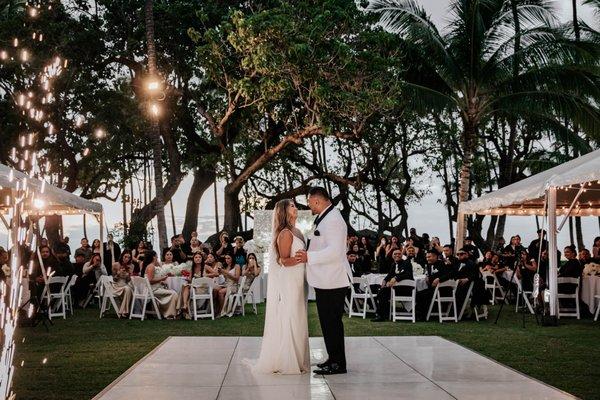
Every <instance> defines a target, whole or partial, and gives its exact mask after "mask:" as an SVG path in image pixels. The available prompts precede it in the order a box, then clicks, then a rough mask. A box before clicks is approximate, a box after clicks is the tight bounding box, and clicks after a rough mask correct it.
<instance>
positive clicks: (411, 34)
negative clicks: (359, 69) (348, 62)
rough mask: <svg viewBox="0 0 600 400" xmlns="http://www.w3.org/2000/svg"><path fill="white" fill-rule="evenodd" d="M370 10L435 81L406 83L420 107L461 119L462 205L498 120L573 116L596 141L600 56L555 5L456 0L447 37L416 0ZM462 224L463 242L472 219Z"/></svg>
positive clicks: (393, 0) (380, 3) (377, 3)
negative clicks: (486, 134) (562, 22)
mask: <svg viewBox="0 0 600 400" xmlns="http://www.w3.org/2000/svg"><path fill="white" fill-rule="evenodd" d="M367 10H368V11H371V12H376V13H379V14H380V15H381V17H380V21H379V23H380V25H381V26H382V27H383V28H384V29H386V30H388V31H390V32H393V33H397V34H398V35H400V36H401V37H402V38H403V39H404V42H405V45H406V47H407V49H409V51H410V54H411V55H414V56H415V57H416V58H417V59H416V60H411V62H417V63H418V64H419V66H420V67H421V68H422V69H423V70H424V71H426V72H427V74H425V75H426V76H428V78H427V80H424V79H419V78H418V77H417V78H414V79H412V80H409V81H407V82H405V89H406V94H407V98H408V99H410V101H411V102H412V105H413V106H414V107H415V109H417V110H421V111H427V112H441V111H442V110H450V111H451V112H454V113H457V114H458V115H459V116H460V119H461V122H462V134H461V148H462V149H461V150H462V166H461V170H460V175H459V195H458V200H459V203H460V202H463V201H466V200H467V199H468V197H469V192H470V175H471V163H472V160H473V154H474V152H475V149H476V147H477V144H478V141H479V138H480V136H479V131H480V128H481V127H483V126H484V125H485V124H486V123H487V122H488V121H490V120H491V119H492V118H493V117H498V118H502V119H505V120H509V121H510V120H524V121H527V120H532V121H544V122H545V123H547V124H552V125H555V126H562V123H561V122H560V121H561V120H564V118H562V119H561V118H560V117H564V116H569V118H570V119H571V120H572V121H576V122H577V123H578V125H579V126H580V128H581V129H582V130H584V131H585V132H586V133H588V134H590V135H597V134H598V132H599V131H600V110H599V109H598V107H597V105H596V102H595V100H597V99H600V70H599V69H598V66H597V63H596V61H597V60H598V55H599V53H600V51H599V49H598V47H597V46H596V45H595V44H593V43H589V42H585V41H581V42H578V43H576V42H575V41H572V40H570V39H569V38H568V37H567V36H566V35H565V34H563V32H562V30H561V28H559V27H558V25H557V24H555V21H554V17H553V15H552V13H553V9H552V8H551V7H550V6H549V5H548V2H545V1H535V2H533V1H519V2H515V3H512V4H511V2H510V1H508V0H454V1H452V3H451V5H450V15H451V22H450V25H449V27H448V31H447V32H445V33H441V32H440V31H438V29H437V28H436V26H435V25H434V24H433V23H432V22H431V20H430V18H429V17H428V16H427V14H426V13H425V11H424V9H423V8H422V7H421V6H419V5H418V4H417V2H416V1H415V0H371V2H370V4H369V6H368V7H367ZM516 21H518V23H519V25H518V27H519V31H517V29H516V27H515V22H516ZM515 36H517V39H519V43H520V45H519V47H518V48H517V51H515V47H514V45H515V43H516V41H515ZM517 61H518V62H517ZM515 65H516V68H515ZM457 222H458V235H457V243H459V244H460V243H461V242H462V237H463V235H464V222H465V221H464V218H459V219H458V221H457Z"/></svg>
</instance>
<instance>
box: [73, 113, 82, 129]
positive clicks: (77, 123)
mask: <svg viewBox="0 0 600 400" xmlns="http://www.w3.org/2000/svg"><path fill="white" fill-rule="evenodd" d="M82 124H83V116H81V115H78V116H77V118H75V126H76V127H77V128H79V127H80V126H81V125H82Z"/></svg>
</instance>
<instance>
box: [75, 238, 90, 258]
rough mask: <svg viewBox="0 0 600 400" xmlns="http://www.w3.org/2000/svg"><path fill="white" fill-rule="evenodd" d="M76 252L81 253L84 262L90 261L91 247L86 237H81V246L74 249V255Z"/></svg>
mask: <svg viewBox="0 0 600 400" xmlns="http://www.w3.org/2000/svg"><path fill="white" fill-rule="evenodd" d="M77 254H82V255H83V258H84V259H85V262H88V261H90V258H92V248H91V247H90V244H89V242H88V240H87V238H83V239H81V247H80V248H78V249H77V250H75V257H77Z"/></svg>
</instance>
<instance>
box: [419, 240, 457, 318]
mask: <svg viewBox="0 0 600 400" xmlns="http://www.w3.org/2000/svg"><path fill="white" fill-rule="evenodd" d="M425 257H426V259H427V264H426V265H425V275H426V277H427V278H426V279H427V289H424V290H421V291H419V292H417V314H418V317H419V319H424V317H425V315H426V313H427V310H428V308H429V304H430V303H431V299H432V298H433V292H434V291H435V288H436V286H437V285H439V284H440V283H441V282H445V281H447V280H448V279H451V277H452V275H453V274H454V268H455V264H454V263H453V262H449V263H445V262H444V261H442V260H440V254H439V253H438V252H437V250H435V249H430V250H429V251H428V252H427V254H426V255H425Z"/></svg>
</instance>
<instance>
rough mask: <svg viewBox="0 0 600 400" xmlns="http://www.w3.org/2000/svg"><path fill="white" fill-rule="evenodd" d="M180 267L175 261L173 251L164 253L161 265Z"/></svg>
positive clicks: (167, 250)
mask: <svg viewBox="0 0 600 400" xmlns="http://www.w3.org/2000/svg"><path fill="white" fill-rule="evenodd" d="M171 264H172V265H179V263H178V262H177V261H175V260H174V254H173V252H172V251H171V249H166V250H165V251H164V252H163V261H162V264H161V265H171Z"/></svg>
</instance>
